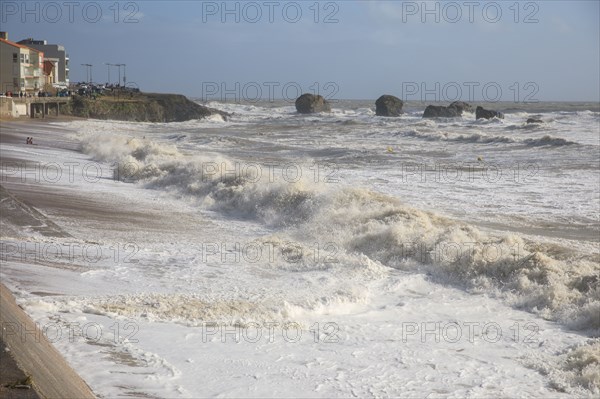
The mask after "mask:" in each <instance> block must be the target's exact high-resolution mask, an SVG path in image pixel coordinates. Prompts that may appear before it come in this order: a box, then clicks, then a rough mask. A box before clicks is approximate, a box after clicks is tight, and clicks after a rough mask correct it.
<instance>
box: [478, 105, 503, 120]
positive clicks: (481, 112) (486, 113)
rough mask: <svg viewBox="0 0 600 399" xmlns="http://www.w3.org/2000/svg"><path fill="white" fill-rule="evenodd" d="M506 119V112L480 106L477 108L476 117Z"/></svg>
mask: <svg viewBox="0 0 600 399" xmlns="http://www.w3.org/2000/svg"><path fill="white" fill-rule="evenodd" d="M494 117H496V118H499V119H504V114H503V113H502V112H500V111H492V110H488V109H485V108H483V107H482V106H478V107H477V109H476V110H475V119H482V118H484V119H492V118H494Z"/></svg>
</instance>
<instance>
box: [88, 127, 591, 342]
mask: <svg viewBox="0 0 600 399" xmlns="http://www.w3.org/2000/svg"><path fill="white" fill-rule="evenodd" d="M543 140H545V141H548V140H549V139H545V138H544V139H543ZM83 147H84V150H85V151H86V152H87V153H88V154H91V155H93V156H94V157H96V158H98V159H102V160H104V161H110V162H118V164H119V173H120V176H121V177H122V178H124V179H125V180H130V181H134V182H138V183H139V184H143V185H144V186H145V187H148V188H152V189H160V190H168V191H169V192H172V193H177V194H179V195H182V196H187V197H190V198H193V199H195V200H197V201H199V202H200V203H201V204H202V205H203V206H204V207H205V208H206V209H209V210H212V211H218V212H220V213H221V214H223V215H224V216H226V217H235V218H244V219H247V218H251V219H253V220H256V221H258V222H261V223H264V224H267V225H269V226H273V227H278V228H280V230H279V231H281V228H285V229H286V230H285V233H286V234H287V235H289V236H292V237H296V240H297V241H299V245H302V242H303V240H304V242H309V240H318V241H319V242H335V243H336V245H337V246H338V248H339V250H340V252H342V253H343V255H344V256H345V257H346V259H349V258H352V257H354V258H356V257H364V256H366V257H368V258H369V259H370V260H371V261H374V262H377V263H380V264H382V265H384V266H386V267H391V268H396V269H401V270H409V271H420V272H426V273H429V274H430V275H432V278H434V279H436V280H437V281H438V282H441V283H444V284H453V285H459V286H462V287H464V288H466V289H468V290H471V291H474V292H482V293H487V294H491V295H497V296H499V297H501V298H503V299H504V300H506V301H507V302H508V303H510V304H511V305H513V306H516V307H518V308H522V309H526V310H528V311H531V312H534V313H536V314H538V315H540V316H541V317H543V318H545V319H549V320H556V321H560V322H561V323H563V324H565V325H567V326H568V327H570V328H573V329H578V330H589V331H590V332H591V333H592V334H598V330H599V329H600V284H598V276H599V275H600V266H599V263H598V259H594V258H593V257H591V256H582V255H581V254H579V253H576V252H574V251H571V250H569V249H567V248H563V247H559V246H556V245H549V244H542V243H539V242H532V241H528V240H525V239H524V238H523V237H521V236H519V235H516V234H500V233H498V234H491V233H487V232H484V231H482V230H480V229H478V228H477V227H475V226H473V225H469V224H465V223H460V222H457V221H455V220H451V219H448V218H445V217H443V216H440V215H436V214H434V213H429V212H423V211H420V210H417V209H414V208H411V207H408V206H406V205H404V204H403V203H402V202H401V201H400V200H399V199H397V198H394V197H390V196H387V195H383V194H380V193H377V192H373V191H370V190H367V189H363V188H351V187H343V186H342V185H341V184H325V183H322V182H315V181H314V180H313V179H312V178H311V177H310V176H307V175H304V176H302V177H301V178H297V179H292V180H293V181H289V180H288V181H284V180H281V179H280V180H276V179H275V180H272V179H271V177H272V175H271V174H266V173H264V169H263V171H262V173H261V172H260V170H261V168H263V167H264V166H261V165H253V168H249V167H247V168H246V173H242V172H241V171H242V170H243V169H244V168H243V166H240V165H239V164H238V163H236V162H234V161H232V160H229V159H226V158H223V157H221V156H219V155H216V154H202V155H184V154H182V153H181V152H179V151H178V150H177V148H176V147H174V146H172V145H163V144H157V143H155V142H152V141H150V140H139V139H126V138H123V137H119V136H108V137H107V136H106V135H103V137H102V140H98V139H95V138H93V137H92V138H89V140H87V141H85V142H84V146H83ZM246 166H248V165H246ZM224 170H226V171H229V173H219V171H220V172H223V171H224ZM250 170H253V171H254V173H251V172H249V171H250ZM231 171H237V172H235V173H231ZM279 172H281V171H279ZM276 235H277V234H276ZM312 242H314V241H312ZM342 263H343V262H342ZM298 265H300V266H296V268H297V269H296V270H295V271H302V270H303V269H302V265H305V267H306V269H305V270H314V264H313V265H311V261H310V260H308V259H304V260H303V262H300V263H299V264H298Z"/></svg>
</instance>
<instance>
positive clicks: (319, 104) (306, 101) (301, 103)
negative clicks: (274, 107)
mask: <svg viewBox="0 0 600 399" xmlns="http://www.w3.org/2000/svg"><path fill="white" fill-rule="evenodd" d="M296 110H297V111H298V112H300V113H301V114H314V113H317V112H329V111H331V105H330V104H329V102H328V101H327V100H325V99H324V98H323V96H320V95H315V94H310V93H305V94H303V95H301V96H300V97H298V98H297V99H296Z"/></svg>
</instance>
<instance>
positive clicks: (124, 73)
mask: <svg viewBox="0 0 600 399" xmlns="http://www.w3.org/2000/svg"><path fill="white" fill-rule="evenodd" d="M125 68H127V64H123V86H127V77H126V75H127V73H126V69H125Z"/></svg>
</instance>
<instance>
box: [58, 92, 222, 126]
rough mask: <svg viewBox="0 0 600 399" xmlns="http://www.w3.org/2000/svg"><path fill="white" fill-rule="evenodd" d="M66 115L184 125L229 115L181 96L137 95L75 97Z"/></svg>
mask: <svg viewBox="0 0 600 399" xmlns="http://www.w3.org/2000/svg"><path fill="white" fill-rule="evenodd" d="M66 108H67V109H65V110H64V113H65V114H66V115H72V116H77V117H82V118H93V119H112V120H119V121H132V122H183V121H188V120H192V119H203V118H206V117H209V116H212V115H220V116H221V117H222V118H223V119H227V117H229V116H230V115H229V114H228V113H227V112H223V111H219V110H217V109H214V108H209V107H205V106H203V105H200V104H197V103H195V102H193V101H191V100H189V99H188V98H187V97H185V96H183V95H181V94H163V93H135V94H132V95H129V94H126V95H120V96H110V95H107V96H100V97H97V98H92V97H85V96H77V95H76V96H73V99H72V101H71V102H70V104H69V106H68V107H66Z"/></svg>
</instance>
